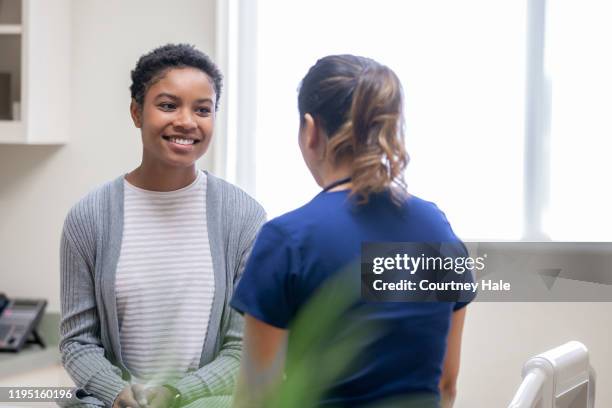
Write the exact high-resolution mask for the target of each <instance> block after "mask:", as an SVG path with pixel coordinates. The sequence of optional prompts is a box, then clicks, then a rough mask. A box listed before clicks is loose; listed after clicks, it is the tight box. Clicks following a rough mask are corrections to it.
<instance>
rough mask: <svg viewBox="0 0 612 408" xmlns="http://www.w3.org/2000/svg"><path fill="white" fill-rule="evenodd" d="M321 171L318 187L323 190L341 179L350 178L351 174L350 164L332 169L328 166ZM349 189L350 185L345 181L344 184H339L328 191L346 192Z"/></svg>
mask: <svg viewBox="0 0 612 408" xmlns="http://www.w3.org/2000/svg"><path fill="white" fill-rule="evenodd" d="M322 170H323V171H322V172H321V174H320V182H319V185H320V186H321V187H323V188H325V187H326V186H329V185H330V184H332V183H335V182H336V181H338V180H342V179H345V178H348V177H351V173H352V172H351V165H350V163H349V164H343V165H338V166H334V167H331V166H330V167H328V168H325V169H322ZM350 187H351V183H350V181H347V182H346V183H343V184H340V185H338V186H336V187H334V188H332V189H330V190H329V191H339V190H346V189H347V188H350Z"/></svg>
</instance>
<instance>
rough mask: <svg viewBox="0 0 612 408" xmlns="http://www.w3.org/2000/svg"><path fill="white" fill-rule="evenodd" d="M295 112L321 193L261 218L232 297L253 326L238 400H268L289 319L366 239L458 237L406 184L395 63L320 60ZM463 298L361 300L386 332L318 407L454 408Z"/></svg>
mask: <svg viewBox="0 0 612 408" xmlns="http://www.w3.org/2000/svg"><path fill="white" fill-rule="evenodd" d="M298 110H299V115H300V130H299V139H298V140H299V147H300V150H301V152H302V156H303V158H304V161H305V163H306V166H307V167H308V169H309V170H310V173H311V174H312V177H313V178H314V179H315V181H316V182H317V184H318V185H319V186H321V187H322V191H321V192H320V193H319V194H317V195H316V196H315V197H314V198H313V199H312V200H311V201H310V202H308V203H307V204H305V205H304V206H302V207H300V208H298V209H296V210H294V211H291V212H289V213H287V214H284V215H282V216H280V217H278V218H276V219H274V220H272V221H270V222H268V223H267V224H265V225H264V227H263V228H262V230H261V233H260V234H259V236H258V238H257V241H256V243H255V246H254V248H253V252H252V255H251V257H250V259H249V262H248V264H247V267H246V269H245V273H244V276H243V278H242V280H241V282H240V284H239V285H238V287H237V289H236V293H235V294H234V297H233V299H232V302H231V305H232V306H233V307H234V308H235V309H236V310H238V311H240V312H241V313H244V315H245V321H246V324H245V349H244V353H243V359H242V369H241V375H240V380H239V385H238V390H237V396H236V400H235V406H245V405H248V406H251V405H250V404H251V403H252V401H253V400H255V401H258V403H259V404H262V398H263V396H264V395H265V394H266V393H267V392H268V391H270V390H271V389H272V388H273V387H274V385H275V384H277V383H278V382H280V381H281V378H282V372H281V371H282V368H283V366H284V364H283V358H284V352H285V350H286V348H287V347H288V348H289V350H291V347H292V343H291V340H290V338H289V337H288V334H289V332H290V326H291V324H292V323H293V322H294V321H295V319H296V316H298V315H299V313H300V311H302V310H303V309H304V306H305V305H306V304H307V303H308V301H309V300H310V299H312V298H313V296H314V295H315V293H316V292H317V289H319V288H321V287H323V284H324V283H325V282H328V281H330V280H331V278H332V277H334V276H336V275H337V274H338V273H339V271H341V270H345V269H346V268H347V267H349V266H350V265H351V264H352V263H353V262H354V261H355V260H359V257H360V250H361V244H362V243H363V242H368V241H379V242H380V241H407V242H408V241H409V242H459V239H458V238H457V237H456V236H455V234H454V232H453V230H452V229H451V226H450V224H449V223H448V221H447V219H446V217H445V216H444V214H443V213H442V212H441V211H440V210H439V209H438V207H437V206H436V205H435V204H433V203H431V202H428V201H425V200H422V199H420V198H418V197H415V196H414V195H409V194H408V193H407V192H406V189H405V183H404V180H403V178H402V174H403V171H404V168H405V166H406V164H407V162H408V156H407V154H406V151H405V148H404V136H403V116H402V115H403V113H402V112H403V107H402V89H401V85H400V82H399V80H398V78H397V76H396V75H395V73H394V72H393V71H392V70H391V69H389V68H388V67H386V66H384V65H381V64H379V63H377V62H376V61H373V60H371V59H368V58H363V57H357V56H353V55H332V56H327V57H325V58H322V59H320V60H318V61H317V63H316V64H315V65H314V66H313V67H311V68H310V70H309V71H308V73H307V74H306V76H305V77H304V79H303V80H302V83H301V86H300V90H299V95H298ZM354 272H355V274H356V276H355V279H357V280H358V279H359V270H358V269H357V270H355V271H354ZM466 304H467V302H463V303H450V302H429V303H415V302H413V303H410V302H405V303H371V304H367V303H366V302H363V301H360V300H357V302H356V305H355V308H354V309H353V311H355V310H356V311H357V313H356V314H352V315H351V316H350V317H349V316H348V315H347V319H353V320H352V323H351V325H350V326H351V328H352V329H355V332H358V331H359V328H360V326H361V327H366V326H367V325H368V324H369V323H370V322H373V321H374V322H376V323H379V324H380V325H381V327H383V328H384V333H383V332H381V333H379V334H380V335H379V336H377V337H376V338H375V339H374V341H373V342H372V343H371V344H369V345H368V346H367V347H366V348H365V349H364V350H363V353H362V355H361V358H360V359H359V361H356V362H355V364H356V365H352V366H351V368H350V369H349V370H348V371H347V372H344V374H342V375H341V376H340V378H338V379H337V380H336V381H335V382H334V383H333V384H329V387H328V389H327V390H326V392H325V395H324V396H323V398H322V399H321V400H320V402H319V405H321V406H326V405H330V406H350V407H356V406H365V405H368V404H372V403H380V402H383V401H389V399H390V398H407V399H408V400H409V401H414V402H415V404H417V405H415V406H419V407H438V406H440V404H441V405H442V406H444V407H450V406H451V405H452V402H453V400H454V398H455V390H456V383H457V375H458V372H459V354H460V345H461V334H462V329H463V322H464V319H465V312H466V308H465V306H466ZM316 325H317V322H316V321H313V322H312V326H313V327H316ZM344 329H346V328H344ZM344 329H343V330H344ZM338 330H340V329H338ZM335 336H338V333H329V337H330V338H335ZM288 339H289V340H288ZM326 363H327V362H326V361H321V362H320V364H322V365H323V364H326ZM289 375H290V374H289ZM258 399H259V400H258Z"/></svg>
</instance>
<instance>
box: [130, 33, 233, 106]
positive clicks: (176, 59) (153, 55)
mask: <svg viewBox="0 0 612 408" xmlns="http://www.w3.org/2000/svg"><path fill="white" fill-rule="evenodd" d="M186 67H192V68H196V69H199V70H200V71H202V72H204V73H205V74H206V75H208V77H209V78H210V80H211V82H212V85H213V88H214V90H215V94H216V100H215V109H218V107H219V98H220V97H221V88H222V86H223V75H222V74H221V71H220V70H219V68H218V67H217V65H216V64H215V63H214V62H213V61H212V60H211V59H210V57H209V56H208V55H206V54H204V53H203V52H202V51H200V50H198V49H196V48H195V47H194V46H193V45H189V44H166V45H163V46H161V47H158V48H155V49H154V50H153V51H151V52H149V53H148V54H145V55H143V56H141V57H140V58H139V59H138V62H137V63H136V67H135V68H134V69H133V70H132V85H131V86H130V92H131V94H132V98H133V99H134V100H135V101H136V103H137V104H138V105H139V106H140V107H142V106H143V103H144V97H145V94H146V93H147V91H148V90H149V88H150V87H151V85H153V84H154V83H155V82H157V81H159V80H160V79H161V78H162V77H163V76H164V74H165V73H166V72H167V71H168V70H169V69H172V68H186Z"/></svg>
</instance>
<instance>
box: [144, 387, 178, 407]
mask: <svg viewBox="0 0 612 408" xmlns="http://www.w3.org/2000/svg"><path fill="white" fill-rule="evenodd" d="M175 397H176V394H175V393H174V392H172V391H170V389H169V388H166V387H164V386H159V387H152V388H148V389H147V401H148V405H147V408H169V407H171V406H172V405H173V404H174V398H175Z"/></svg>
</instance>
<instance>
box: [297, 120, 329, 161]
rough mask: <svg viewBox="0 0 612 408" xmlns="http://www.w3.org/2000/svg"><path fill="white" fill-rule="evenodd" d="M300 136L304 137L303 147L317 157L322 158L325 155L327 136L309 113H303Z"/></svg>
mask: <svg viewBox="0 0 612 408" xmlns="http://www.w3.org/2000/svg"><path fill="white" fill-rule="evenodd" d="M302 137H303V138H304V147H306V148H307V149H308V150H309V151H311V152H312V153H313V155H314V156H315V157H316V158H317V159H319V160H322V159H323V158H324V157H325V146H326V144H327V143H326V142H327V137H326V135H325V134H324V132H323V130H322V129H321V127H320V126H319V124H318V123H317V120H316V119H315V118H313V117H312V115H311V114H310V113H305V114H304V122H303V124H302Z"/></svg>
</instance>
